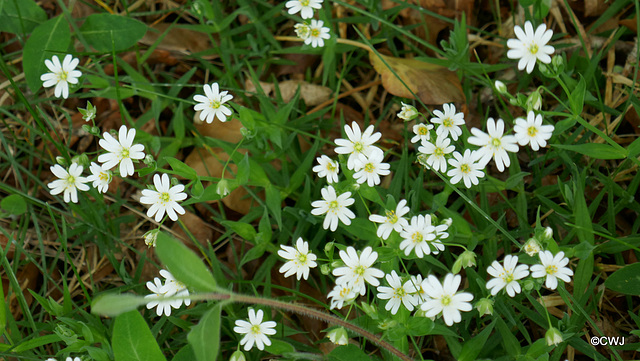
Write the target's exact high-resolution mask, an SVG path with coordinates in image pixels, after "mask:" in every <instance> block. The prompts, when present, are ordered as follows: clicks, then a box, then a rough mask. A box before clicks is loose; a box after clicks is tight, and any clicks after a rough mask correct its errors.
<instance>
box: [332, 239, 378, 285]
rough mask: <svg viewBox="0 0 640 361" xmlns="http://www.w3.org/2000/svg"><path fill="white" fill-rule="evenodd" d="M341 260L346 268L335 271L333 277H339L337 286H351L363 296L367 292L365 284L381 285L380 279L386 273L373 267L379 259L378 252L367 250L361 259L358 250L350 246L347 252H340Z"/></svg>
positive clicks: (371, 249)
mask: <svg viewBox="0 0 640 361" xmlns="http://www.w3.org/2000/svg"><path fill="white" fill-rule="evenodd" d="M340 258H341V259H342V261H343V262H344V264H345V267H338V268H336V269H334V270H333V275H334V276H339V277H338V278H337V279H336V283H337V284H339V285H342V284H346V285H347V286H351V287H352V288H353V291H354V292H356V293H358V292H359V293H360V294H361V295H364V294H365V292H366V287H365V284H364V283H365V282H367V283H369V284H370V285H372V286H374V287H377V286H378V285H380V281H378V278H381V277H383V276H384V272H382V271H380V270H379V269H377V268H372V267H371V266H372V265H373V263H374V262H375V261H376V260H377V259H378V252H375V251H374V250H373V248H371V247H367V248H365V249H364V250H363V251H362V253H361V254H360V257H358V254H357V253H356V249H355V248H353V247H351V246H349V247H347V251H346V252H345V251H340Z"/></svg>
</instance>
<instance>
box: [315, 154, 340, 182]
mask: <svg viewBox="0 0 640 361" xmlns="http://www.w3.org/2000/svg"><path fill="white" fill-rule="evenodd" d="M316 161H317V162H318V165H317V166H315V167H313V171H314V172H316V173H318V177H320V178H324V177H327V182H329V183H337V182H338V173H339V172H340V166H339V164H338V162H336V161H335V160H333V159H331V158H329V157H327V156H326V155H323V156H320V157H318V158H316Z"/></svg>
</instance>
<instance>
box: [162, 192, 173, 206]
mask: <svg viewBox="0 0 640 361" xmlns="http://www.w3.org/2000/svg"><path fill="white" fill-rule="evenodd" d="M170 200H171V196H169V193H167V192H163V193H160V202H162V204H166V203H167V202H169V201H170Z"/></svg>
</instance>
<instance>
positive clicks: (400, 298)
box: [378, 271, 417, 315]
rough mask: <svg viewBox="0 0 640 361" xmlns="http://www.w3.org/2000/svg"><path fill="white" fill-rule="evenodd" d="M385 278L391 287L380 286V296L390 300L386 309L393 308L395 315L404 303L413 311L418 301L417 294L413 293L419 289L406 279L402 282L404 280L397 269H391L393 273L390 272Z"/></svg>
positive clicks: (392, 311) (392, 312)
mask: <svg viewBox="0 0 640 361" xmlns="http://www.w3.org/2000/svg"><path fill="white" fill-rule="evenodd" d="M385 278H386V280H387V282H388V283H389V286H391V287H385V286H379V287H378V298H379V299H382V300H389V302H387V304H386V305H385V306H384V309H385V310H387V311H389V310H391V314H392V315H395V314H396V313H398V309H399V308H400V304H401V303H402V304H403V305H404V307H406V308H407V309H408V310H409V311H413V305H414V304H415V302H416V300H415V298H416V296H414V295H413V293H415V292H416V291H417V290H416V287H415V286H414V285H413V283H412V282H411V281H406V282H405V283H404V284H402V280H401V279H400V276H398V274H397V273H396V271H391V274H388V275H387V276H386V277H385Z"/></svg>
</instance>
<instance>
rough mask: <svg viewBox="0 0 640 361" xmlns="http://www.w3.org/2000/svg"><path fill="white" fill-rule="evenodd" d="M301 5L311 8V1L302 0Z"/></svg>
mask: <svg viewBox="0 0 640 361" xmlns="http://www.w3.org/2000/svg"><path fill="white" fill-rule="evenodd" d="M300 5H302V6H309V0H300Z"/></svg>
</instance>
